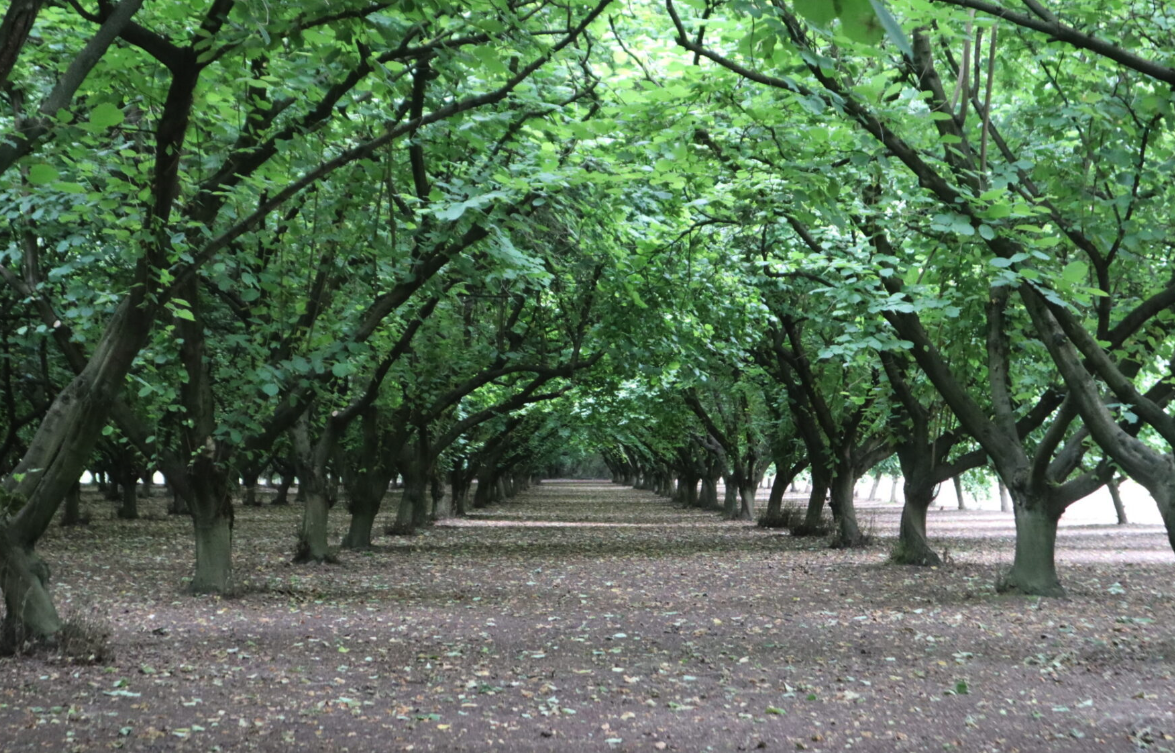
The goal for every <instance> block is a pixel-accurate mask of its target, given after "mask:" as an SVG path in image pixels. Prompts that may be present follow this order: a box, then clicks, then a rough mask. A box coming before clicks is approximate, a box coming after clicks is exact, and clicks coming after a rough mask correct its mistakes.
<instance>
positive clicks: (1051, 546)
mask: <svg viewBox="0 0 1175 753" xmlns="http://www.w3.org/2000/svg"><path fill="white" fill-rule="evenodd" d="M1011 494H1012V503H1013V510H1014V512H1015V514H1016V555H1015V559H1014V560H1013V562H1012V569H1011V570H1009V571H1008V573H1007V574H1006V575H1004V577H1003V579H1002V580H1001V581H1000V582H999V584H998V585H997V588H998V590H1000V591H1011V590H1015V591H1020V592H1021V593H1025V594H1032V595H1036V596H1064V595H1065V591H1064V589H1063V588H1061V581H1060V579H1058V578H1057V565H1056V561H1055V554H1056V544H1057V516H1056V515H1053V514H1051V513H1050V512H1049V511H1048V510H1047V509H1046V507H1045V506H1044V505H1043V504H1039V503H1038V504H1026V500H1022V499H1017V496H1018V495H1017V493H1016V491H1015V489H1012V490H1011Z"/></svg>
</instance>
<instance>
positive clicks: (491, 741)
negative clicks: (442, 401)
mask: <svg viewBox="0 0 1175 753" xmlns="http://www.w3.org/2000/svg"><path fill="white" fill-rule="evenodd" d="M92 504H96V503H92ZM161 504H162V503H161V502H160V501H158V500H156V501H154V502H152V503H149V505H148V510H151V509H152V508H151V506H150V505H156V506H159V505H161ZM160 509H162V508H161V507H160ZM296 515H297V510H296V509H290V508H286V509H280V508H260V509H254V508H245V509H242V510H241V511H240V515H239V517H238V526H237V550H238V558H237V571H238V577H239V579H240V580H241V581H242V582H243V583H244V584H245V585H244V588H243V593H242V595H240V596H238V597H236V598H233V599H195V598H191V597H186V596H183V595H181V592H180V589H179V586H180V581H181V578H182V577H183V576H184V575H185V574H187V571H188V568H189V566H190V565H189V563H190V561H191V560H190V557H191V552H190V546H191V543H190V541H191V536H190V531H189V527H190V524H187V523H185V521H182V520H179V519H174V518H173V519H167V518H166V516H163V515H159V514H157V515H156V519H152V520H145V521H136V522H132V523H123V522H116V521H112V520H108V519H106V513H105V510H104V511H103V513H102V514H100V515H98V516H97V517H99V518H102V519H101V520H96V521H95V522H94V523H93V524H91V525H90V526H88V527H86V528H84V529H78V530H71V531H64V532H63V531H60V530H55V531H54V533H53V534H52V535H51V536H50V538H49V540H48V541H46V542H45V545H44V547H43V550H44V552H45V554H46V556H47V558H48V559H49V560H50V562H51V563H52V564H53V565H54V566H55V569H56V573H58V574H59V575H58V577H57V578H55V588H56V593H57V595H58V599H59V601H60V602H61V603H62V604H64V605H66V611H72V612H74V613H75V614H78V613H80V614H81V615H82V616H86V615H88V614H90V610H91V609H92V610H93V612H94V613H95V614H97V615H98V616H99V617H100V618H101V619H103V620H106V621H108V622H109V623H110V625H111V628H112V630H113V639H112V640H113V644H114V648H115V650H116V652H117V656H116V659H115V661H114V663H113V664H111V665H109V666H104V667H103V666H74V665H69V664H64V663H61V662H57V661H50V660H44V659H31V658H21V659H4V660H0V750H3V751H10V750H11V751H32V750H38V751H39V750H45V751H70V750H77V751H98V750H108V749H112V748H123V749H125V750H143V751H148V750H149V751H162V750H177V751H208V750H223V751H240V750H273V751H285V750H291V751H302V750H307V751H311V750H312V751H407V750H415V751H489V750H502V751H658V750H671V751H688V752H690V753H693V752H696V751H705V750H713V751H737V750H775V751H794V750H797V749H799V750H822V751H824V750H857V751H936V752H937V751H944V750H948V751H950V750H959V751H1001V753H1010V752H1011V751H1024V752H1027V751H1133V750H1142V749H1146V750H1153V751H1169V752H1170V751H1175V715H1173V706H1175V679H1173V672H1175V638H1173V635H1175V633H1173V628H1172V626H1173V625H1175V601H1173V599H1172V595H1173V592H1175V585H1173V583H1172V578H1171V574H1172V569H1171V559H1172V556H1171V552H1170V550H1169V549H1167V548H1166V546H1165V543H1164V540H1163V537H1162V535H1161V531H1160V529H1155V528H1153V527H1138V526H1130V527H1126V528H1116V527H1078V528H1067V529H1066V530H1065V531H1064V533H1063V534H1062V536H1061V540H1060V556H1059V559H1060V561H1061V563H1062V564H1061V572H1062V578H1063V579H1064V582H1065V585H1066V586H1067V587H1068V589H1069V592H1070V597H1069V598H1068V599H1065V600H1039V599H1034V598H1024V597H1015V596H999V595H996V594H995V593H994V592H993V590H992V588H991V584H992V583H993V581H994V580H995V577H996V575H997V573H998V571H999V569H1000V568H1001V567H1002V566H1005V564H1006V563H1007V561H1008V558H1009V557H1010V551H1011V538H1010V534H1011V527H1010V518H1009V517H1008V516H1006V515H1001V514H999V513H992V512H956V511H949V512H948V511H942V512H934V513H932V516H931V522H930V527H931V530H932V535H934V536H935V537H936V539H935V540H936V542H937V543H938V546H939V547H945V548H947V549H948V550H949V553H950V556H951V558H952V559H953V560H954V564H952V565H951V566H949V567H945V568H941V569H938V570H918V569H910V568H898V567H894V566H890V565H887V564H885V557H886V551H887V547H886V542H885V541H883V542H882V544H881V545H879V546H875V547H873V548H870V549H867V550H863V551H852V552H834V551H830V550H828V549H826V548H825V547H824V545H823V544H822V542H819V541H814V540H805V539H796V538H792V537H790V536H786V535H780V534H779V533H777V532H772V531H764V530H760V529H757V528H755V527H753V526H751V525H747V524H738V523H726V522H722V521H719V520H717V519H716V518H715V517H714V516H713V515H712V514H709V513H701V512H684V511H682V510H680V509H677V508H675V507H673V506H671V505H669V504H668V503H666V502H665V501H663V500H659V499H657V498H655V497H653V496H652V495H650V494H648V493H645V492H636V491H632V490H629V489H622V488H619V487H616V486H612V485H609V484H603V483H585V482H563V483H555V482H547V483H544V484H543V485H541V486H539V487H537V488H534V489H532V490H530V491H528V492H526V493H525V494H524V495H522V496H521V497H520V498H518V499H517V500H516V501H515V502H513V503H511V504H509V505H506V506H503V507H500V508H497V509H494V510H491V511H485V512H481V513H479V514H477V515H475V516H472V517H471V518H469V519H466V520H461V521H453V522H451V523H449V524H446V525H439V526H437V527H435V528H433V529H431V530H429V531H427V532H425V533H424V534H423V535H421V536H418V537H416V538H413V539H402V540H389V539H386V538H383V539H381V540H380V541H381V542H382V543H383V545H382V546H381V548H379V549H377V550H376V551H374V552H371V553H367V554H345V555H344V556H343V559H342V564H340V565H336V566H322V567H309V568H308V567H301V566H292V565H289V564H288V558H289V547H290V545H291V542H292V540H293V531H294V525H295V520H296ZM861 515H862V518H863V519H864V520H866V521H868V520H872V525H873V527H874V531H875V532H876V533H877V534H879V535H880V536H881V537H884V536H886V535H891V534H892V532H893V531H894V530H895V529H896V521H897V510H896V508H894V507H893V506H889V505H884V504H875V505H862V511H861ZM333 517H334V518H335V519H336V520H334V521H333V522H334V524H335V525H336V527H337V528H338V531H337V532H336V539H335V540H337V535H338V534H339V533H341V528H342V525H343V523H344V521H342V520H341V518H342V517H343V516H342V515H341V514H340V513H339V512H336V513H335V515H334V516H333ZM389 542H390V543H389ZM86 605H91V606H86Z"/></svg>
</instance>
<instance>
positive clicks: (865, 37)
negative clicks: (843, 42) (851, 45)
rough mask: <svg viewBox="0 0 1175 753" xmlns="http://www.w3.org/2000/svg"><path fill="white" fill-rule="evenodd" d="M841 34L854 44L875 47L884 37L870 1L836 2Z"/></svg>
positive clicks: (851, 0) (847, 0)
mask: <svg viewBox="0 0 1175 753" xmlns="http://www.w3.org/2000/svg"><path fill="white" fill-rule="evenodd" d="M836 4H837V6H838V7H839V8H840V14H839V15H840V25H841V33H843V34H844V35H845V36H846V37H848V38H849V39H851V40H853V41H854V42H861V43H863V44H871V45H875V44H877V43H878V42H880V41H881V39H882V37H884V36H885V29H883V28H882V27H881V21H880V20H879V19H878V18H877V14H876V13H874V12H873V3H872V2H871V0H837V3H836Z"/></svg>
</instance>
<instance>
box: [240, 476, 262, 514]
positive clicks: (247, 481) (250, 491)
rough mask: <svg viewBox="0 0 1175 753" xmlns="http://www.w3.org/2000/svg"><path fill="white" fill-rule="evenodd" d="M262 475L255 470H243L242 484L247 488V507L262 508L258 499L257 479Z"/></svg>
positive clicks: (245, 501) (245, 502)
mask: <svg viewBox="0 0 1175 753" xmlns="http://www.w3.org/2000/svg"><path fill="white" fill-rule="evenodd" d="M260 475H261V474H260V473H259V472H258V471H257V470H256V469H253V468H244V469H242V470H241V484H242V486H244V487H245V500H244V504H245V507H260V506H261V500H260V499H258V498H257V478H258V477H259V476H260Z"/></svg>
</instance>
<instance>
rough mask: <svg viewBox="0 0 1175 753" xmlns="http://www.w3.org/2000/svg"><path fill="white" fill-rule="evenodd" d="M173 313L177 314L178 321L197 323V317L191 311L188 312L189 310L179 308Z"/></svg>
mask: <svg viewBox="0 0 1175 753" xmlns="http://www.w3.org/2000/svg"><path fill="white" fill-rule="evenodd" d="M172 312H173V313H174V314H175V317H176V318H177V319H183V320H184V321H187V322H194V321H196V317H195V316H194V315H193V314H192V312H191V311H188V310H187V309H181V308H177V309H173V310H172Z"/></svg>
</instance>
